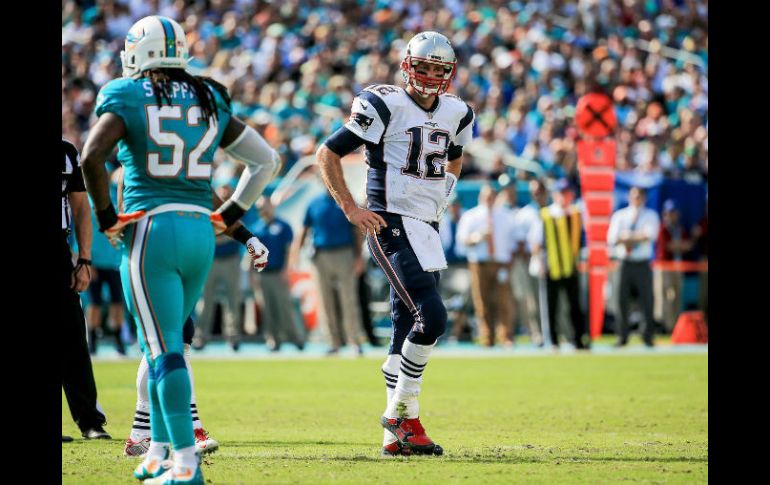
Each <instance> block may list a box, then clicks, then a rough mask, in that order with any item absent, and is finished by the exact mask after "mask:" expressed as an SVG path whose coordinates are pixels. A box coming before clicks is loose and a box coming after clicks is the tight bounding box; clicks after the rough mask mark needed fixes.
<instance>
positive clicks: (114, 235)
mask: <svg viewBox="0 0 770 485" xmlns="http://www.w3.org/2000/svg"><path fill="white" fill-rule="evenodd" d="M144 214H145V211H136V212H129V213H128V214H118V222H116V223H115V224H113V225H112V226H110V227H109V228H108V229H105V230H104V235H105V236H107V239H109V240H110V244H112V246H113V247H115V248H117V247H118V245H119V244H120V239H121V238H122V237H123V229H125V227H126V226H127V225H129V224H133V223H134V222H136V221H138V220H139V219H141V218H142V217H144Z"/></svg>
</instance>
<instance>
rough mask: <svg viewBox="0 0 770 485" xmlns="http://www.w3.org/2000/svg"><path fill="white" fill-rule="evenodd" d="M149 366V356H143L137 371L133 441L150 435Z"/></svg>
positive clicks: (131, 436)
mask: <svg viewBox="0 0 770 485" xmlns="http://www.w3.org/2000/svg"><path fill="white" fill-rule="evenodd" d="M148 373H149V366H148V365H147V358H146V357H144V356H142V360H141V362H139V369H138V370H137V371H136V411H135V412H134V424H133V426H131V435H130V436H129V438H131V440H132V441H141V440H143V439H144V438H148V437H149V436H150V396H149V393H148V390H147V376H148Z"/></svg>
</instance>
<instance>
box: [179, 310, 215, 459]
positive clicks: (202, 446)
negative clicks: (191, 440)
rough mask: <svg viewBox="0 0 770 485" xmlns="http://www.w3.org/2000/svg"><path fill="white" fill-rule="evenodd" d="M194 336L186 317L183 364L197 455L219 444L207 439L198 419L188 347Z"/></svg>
mask: <svg viewBox="0 0 770 485" xmlns="http://www.w3.org/2000/svg"><path fill="white" fill-rule="evenodd" d="M194 335H195V322H194V321H193V318H192V315H190V316H189V317H187V320H185V322H184V327H183V328H182V341H183V342H184V362H185V364H186V365H187V374H188V375H189V377H190V414H192V421H193V434H194V435H195V449H196V450H197V451H198V452H199V453H210V452H212V451H214V450H216V449H217V448H219V442H217V440H215V439H213V438H211V437H209V434H208V432H207V431H206V430H205V429H204V428H203V423H202V422H201V420H200V418H199V417H198V403H197V402H196V400H195V379H194V377H193V370H192V363H191V362H190V346H191V345H192V340H193V336H194Z"/></svg>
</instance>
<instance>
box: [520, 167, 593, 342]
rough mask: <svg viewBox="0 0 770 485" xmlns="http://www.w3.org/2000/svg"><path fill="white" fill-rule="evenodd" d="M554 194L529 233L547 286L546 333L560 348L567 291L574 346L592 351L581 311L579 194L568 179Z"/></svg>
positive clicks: (544, 320) (580, 218) (543, 312)
mask: <svg viewBox="0 0 770 485" xmlns="http://www.w3.org/2000/svg"><path fill="white" fill-rule="evenodd" d="M552 195H553V200H554V202H553V204H551V205H549V206H547V207H543V208H542V209H540V218H539V219H537V220H536V221H534V222H533V223H532V227H531V228H530V231H529V234H528V240H529V244H530V246H531V247H532V257H533V258H538V260H539V268H538V269H539V273H540V275H541V277H543V278H544V280H545V283H546V284H545V292H546V298H545V300H546V302H547V305H546V308H541V310H540V314H541V320H542V322H543V333H545V332H546V331H547V332H549V335H550V339H551V344H552V345H553V346H554V347H556V346H558V342H559V340H558V332H557V327H558V325H557V318H556V316H557V315H558V310H559V296H560V293H561V292H562V291H564V292H565V293H566V295H567V301H568V303H569V320H570V323H571V326H572V343H573V345H574V346H575V348H576V349H578V350H582V349H589V348H590V343H589V342H588V341H587V336H586V328H585V319H584V317H583V311H582V310H581V309H580V286H579V285H580V283H579V278H578V269H577V263H578V260H579V258H580V245H581V233H582V230H583V228H582V215H581V212H580V209H579V208H578V206H577V205H575V204H573V203H572V202H573V199H574V196H575V193H574V189H573V188H572V186H571V185H570V183H569V181H568V180H567V179H559V180H557V181H556V183H555V185H554V189H553V194H552ZM541 288H542V285H541ZM541 301H542V300H541ZM546 329H547V330H546Z"/></svg>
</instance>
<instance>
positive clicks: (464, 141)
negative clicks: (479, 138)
mask: <svg viewBox="0 0 770 485" xmlns="http://www.w3.org/2000/svg"><path fill="white" fill-rule="evenodd" d="M465 107H466V108H467V110H466V112H465V115H464V116H463V117H462V119H460V123H459V124H458V125H457V132H456V133H455V142H454V144H455V145H457V146H461V147H462V146H468V143H470V142H471V140H472V139H473V122H474V121H475V119H476V114H475V113H474V112H473V109H471V107H470V106H468V105H467V104H466V105H465Z"/></svg>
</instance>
